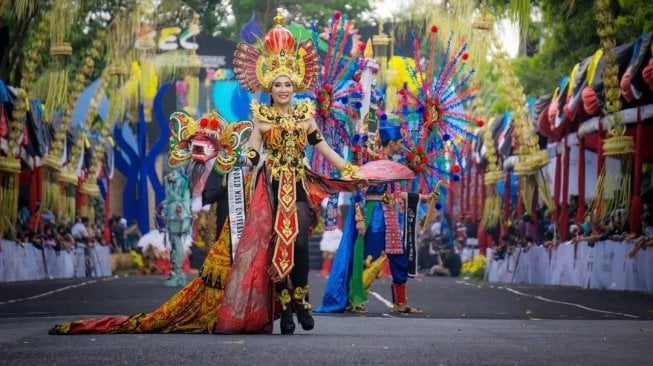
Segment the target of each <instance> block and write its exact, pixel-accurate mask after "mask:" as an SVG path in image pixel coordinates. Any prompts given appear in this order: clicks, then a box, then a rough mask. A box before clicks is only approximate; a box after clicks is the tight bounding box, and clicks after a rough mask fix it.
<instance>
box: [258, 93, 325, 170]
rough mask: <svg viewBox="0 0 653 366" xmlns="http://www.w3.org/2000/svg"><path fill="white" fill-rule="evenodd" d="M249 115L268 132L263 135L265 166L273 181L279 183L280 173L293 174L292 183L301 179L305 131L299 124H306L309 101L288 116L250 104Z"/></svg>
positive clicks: (308, 116) (305, 101)
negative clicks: (265, 155)
mask: <svg viewBox="0 0 653 366" xmlns="http://www.w3.org/2000/svg"><path fill="white" fill-rule="evenodd" d="M251 108H252V114H253V115H254V117H255V118H256V119H257V120H258V121H259V122H262V123H269V124H270V125H271V128H270V129H269V130H268V131H266V132H265V133H264V134H263V136H262V137H263V146H264V148H265V150H267V152H268V155H267V161H266V165H267V168H268V171H269V172H270V175H271V176H272V178H273V179H275V180H279V178H280V173H281V172H282V171H292V172H293V173H294V175H295V179H302V178H303V177H304V162H303V159H304V148H305V147H306V144H307V143H308V138H307V132H306V129H304V128H302V126H301V125H299V123H300V122H304V121H307V120H309V119H310V118H311V117H312V111H313V110H314V107H313V104H312V103H311V102H310V101H309V100H302V101H300V102H299V103H297V105H296V106H295V107H293V109H292V111H291V113H290V114H288V115H283V114H281V113H280V112H279V111H278V110H277V109H276V108H272V107H270V106H267V105H263V104H259V103H257V102H252V104H251Z"/></svg>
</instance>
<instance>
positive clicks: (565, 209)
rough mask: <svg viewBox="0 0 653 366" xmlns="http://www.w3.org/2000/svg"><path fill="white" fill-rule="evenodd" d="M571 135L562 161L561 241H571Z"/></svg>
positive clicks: (566, 141) (566, 143) (566, 139)
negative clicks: (569, 198) (568, 197)
mask: <svg viewBox="0 0 653 366" xmlns="http://www.w3.org/2000/svg"><path fill="white" fill-rule="evenodd" d="M568 140H569V135H567V136H565V155H564V157H563V159H562V166H563V169H564V172H565V173H564V174H563V175H562V176H561V177H560V178H561V179H562V197H560V202H562V205H561V208H560V222H559V225H560V239H561V240H568V239H569V202H568V200H567V196H568V195H569V154H570V152H571V148H570V147H569V141H568Z"/></svg>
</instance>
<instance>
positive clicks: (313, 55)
mask: <svg viewBox="0 0 653 366" xmlns="http://www.w3.org/2000/svg"><path fill="white" fill-rule="evenodd" d="M274 23H275V26H274V27H273V28H272V29H270V30H269V31H268V33H267V34H266V35H265V39H264V41H263V42H262V47H261V48H262V49H261V50H259V49H257V48H256V47H254V46H253V45H251V44H249V43H245V42H240V43H238V46H236V51H235V52H234V73H235V74H236V79H237V80H238V82H239V83H240V85H241V86H242V87H243V88H245V89H247V90H248V91H250V92H255V91H257V90H263V91H266V92H269V91H270V88H271V86H272V82H274V80H275V79H276V78H278V77H279V76H286V77H288V78H289V79H290V81H291V82H292V84H293V86H294V88H295V91H298V92H302V91H304V90H306V89H308V88H310V87H311V86H312V85H313V83H315V82H316V81H317V75H318V73H319V72H320V65H319V56H318V54H317V50H316V49H315V45H314V43H313V41H312V40H310V39H308V40H306V41H304V42H302V43H300V44H298V45H295V38H294V37H293V35H292V33H290V31H289V30H288V29H286V28H284V26H283V17H282V16H281V15H280V14H277V16H275V17H274Z"/></svg>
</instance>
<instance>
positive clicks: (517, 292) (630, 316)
mask: <svg viewBox="0 0 653 366" xmlns="http://www.w3.org/2000/svg"><path fill="white" fill-rule="evenodd" d="M506 290H508V291H510V292H512V293H514V294H517V295H521V296H527V297H533V298H536V299H538V300H542V301H546V302H552V303H555V304H562V305H569V306H575V307H577V308H580V309H583V310H587V311H593V312H596V313H602V314H611V315H619V316H625V317H627V318H633V319H639V317H638V316H635V315H631V314H625V313H615V312H612V311H607V310H599V309H593V308H589V307H587V306H584V305H580V304H574V303H572V302H565V301H557V300H551V299H547V298H546V297H542V296H537V295H530V294H525V293H523V292H519V291H517V290H513V289H511V288H510V287H506Z"/></svg>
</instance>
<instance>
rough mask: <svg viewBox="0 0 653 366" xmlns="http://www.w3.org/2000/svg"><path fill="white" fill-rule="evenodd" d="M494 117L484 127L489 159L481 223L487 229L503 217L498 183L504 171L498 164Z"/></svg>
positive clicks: (487, 158) (485, 145)
mask: <svg viewBox="0 0 653 366" xmlns="http://www.w3.org/2000/svg"><path fill="white" fill-rule="evenodd" d="M494 121H495V120H494V118H492V119H490V120H489V121H488V123H487V124H486V125H485V126H484V127H483V129H484V130H483V146H484V147H485V158H486V160H487V167H486V170H485V171H486V173H485V174H484V175H483V178H484V183H485V204H484V205H483V216H482V217H481V225H482V226H483V227H484V228H485V229H490V228H495V227H497V225H499V220H500V219H501V197H499V195H498V194H497V192H496V188H495V187H496V184H497V182H499V181H500V180H502V179H503V172H502V171H501V170H500V169H499V166H498V165H497V151H496V149H495V147H494V140H493V139H492V124H493V123H494Z"/></svg>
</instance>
